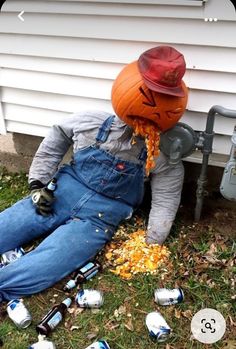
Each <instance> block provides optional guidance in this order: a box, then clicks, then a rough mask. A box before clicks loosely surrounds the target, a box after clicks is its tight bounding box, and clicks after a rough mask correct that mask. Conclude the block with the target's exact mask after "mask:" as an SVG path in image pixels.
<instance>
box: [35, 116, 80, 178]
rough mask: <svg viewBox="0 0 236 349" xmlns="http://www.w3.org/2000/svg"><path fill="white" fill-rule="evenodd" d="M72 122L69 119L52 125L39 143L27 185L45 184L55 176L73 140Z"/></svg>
mask: <svg viewBox="0 0 236 349" xmlns="http://www.w3.org/2000/svg"><path fill="white" fill-rule="evenodd" d="M73 121H74V122H75V120H73V119H71V118H69V119H68V120H67V121H65V122H64V123H62V124H60V125H54V126H52V128H51V129H50V130H49V132H48V134H47V136H46V137H45V138H44V140H43V141H42V142H41V144H40V146H39V148H38V150H37V152H36V154H35V156H34V158H33V161H32V164H31V166H30V169H29V183H30V182H32V181H35V180H38V181H40V182H42V183H43V184H46V183H47V182H48V181H49V180H50V179H51V178H52V177H53V175H54V174H55V172H56V171H57V169H58V166H59V164H60V162H61V160H62V159H63V156H64V155H65V154H66V152H67V150H68V149H69V147H70V145H71V144H72V138H73Z"/></svg>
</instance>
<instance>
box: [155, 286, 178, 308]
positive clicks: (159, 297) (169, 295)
mask: <svg viewBox="0 0 236 349" xmlns="http://www.w3.org/2000/svg"><path fill="white" fill-rule="evenodd" d="M154 297H155V302H156V303H157V304H159V305H173V304H177V303H181V302H182V301H183V299H184V292H183V290H182V289H181V288H174V289H168V288H158V289H156V290H155V291H154Z"/></svg>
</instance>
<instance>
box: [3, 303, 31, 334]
mask: <svg viewBox="0 0 236 349" xmlns="http://www.w3.org/2000/svg"><path fill="white" fill-rule="evenodd" d="M7 313H8V315H9V318H10V319H11V320H12V321H13V322H14V324H15V325H16V326H17V327H19V328H26V327H28V326H29V325H30V324H31V321H32V317H31V315H30V313H29V311H28V309H27V308H26V306H25V305H24V303H23V302H22V300H20V299H13V300H12V301H10V302H9V303H7Z"/></svg>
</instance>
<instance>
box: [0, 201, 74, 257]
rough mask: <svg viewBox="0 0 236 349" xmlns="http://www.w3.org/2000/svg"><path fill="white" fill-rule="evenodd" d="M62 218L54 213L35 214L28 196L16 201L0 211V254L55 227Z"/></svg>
mask: <svg viewBox="0 0 236 349" xmlns="http://www.w3.org/2000/svg"><path fill="white" fill-rule="evenodd" d="M67 218H68V217H67ZM62 219H63V217H60V218H59V215H58V214H56V213H55V214H53V215H50V216H48V217H43V216H41V215H39V214H37V213H36V212H35V207H34V206H33V204H32V201H31V198H30V197H27V198H25V199H22V200H20V201H18V202H17V203H16V204H14V205H13V206H11V207H10V208H8V209H6V210H4V211H3V212H1V213H0V254H2V253H4V252H6V251H9V250H11V249H14V248H15V247H18V246H22V245H23V244H25V243H27V242H29V241H32V240H33V239H35V238H38V237H40V236H42V235H43V234H45V233H47V232H48V231H50V230H52V229H55V228H56V227H57V226H58V225H59V224H61V221H62Z"/></svg>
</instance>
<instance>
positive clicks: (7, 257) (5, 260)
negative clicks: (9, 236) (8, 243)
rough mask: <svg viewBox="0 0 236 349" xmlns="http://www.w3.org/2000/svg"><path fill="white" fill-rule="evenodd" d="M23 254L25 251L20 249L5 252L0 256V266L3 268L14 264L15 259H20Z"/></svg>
mask: <svg viewBox="0 0 236 349" xmlns="http://www.w3.org/2000/svg"><path fill="white" fill-rule="evenodd" d="M24 254H25V251H24V250H23V248H22V247H17V248H15V249H14V250H10V251H7V252H5V253H3V254H2V257H1V264H3V266H5V265H7V264H10V263H13V262H15V261H16V260H17V259H19V258H20V257H22V256H23V255H24Z"/></svg>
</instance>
